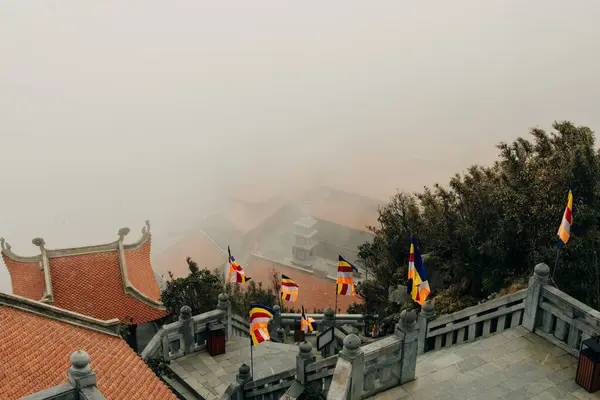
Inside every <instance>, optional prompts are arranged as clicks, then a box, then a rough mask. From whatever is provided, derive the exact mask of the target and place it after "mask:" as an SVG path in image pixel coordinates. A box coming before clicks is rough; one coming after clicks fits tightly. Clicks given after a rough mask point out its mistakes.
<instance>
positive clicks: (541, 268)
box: [533, 263, 550, 276]
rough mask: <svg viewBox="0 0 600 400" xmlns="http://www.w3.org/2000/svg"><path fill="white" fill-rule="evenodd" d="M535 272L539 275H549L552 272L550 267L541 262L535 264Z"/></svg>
mask: <svg viewBox="0 0 600 400" xmlns="http://www.w3.org/2000/svg"><path fill="white" fill-rule="evenodd" d="M533 272H534V273H535V274H536V275H537V276H548V275H549V274H550V267H549V266H548V265H546V264H544V263H540V264H538V265H536V266H535V268H534V269H533Z"/></svg>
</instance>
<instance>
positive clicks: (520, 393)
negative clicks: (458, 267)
mask: <svg viewBox="0 0 600 400" xmlns="http://www.w3.org/2000/svg"><path fill="white" fill-rule="evenodd" d="M576 370H577V360H576V359H575V357H573V356H571V355H569V354H567V353H565V352H564V351H563V350H561V349H560V348H558V347H556V346H553V345H552V344H551V343H549V342H547V341H546V340H545V339H543V338H541V337H540V336H537V335H536V334H534V333H530V332H529V331H527V330H526V329H524V328H522V327H517V328H514V329H511V330H508V331H505V332H503V333H498V334H495V335H492V336H489V337H486V338H483V339H479V340H476V341H474V342H470V343H466V344H463V345H459V346H453V347H450V348H448V349H442V350H438V351H435V352H430V353H426V354H424V355H422V356H420V357H419V358H418V359H417V372H416V375H417V379H416V380H415V381H413V382H409V383H407V384H405V385H402V386H400V387H397V388H394V389H392V390H388V391H387V392H384V393H380V394H378V395H376V396H373V397H371V399H378V400H409V399H415V400H429V399H432V400H464V399H468V400H475V399H481V400H492V399H506V400H509V399H510V400H513V399H514V400H517V399H539V400H552V399H560V400H577V399H578V400H584V399H600V392H597V393H593V394H589V393H588V392H586V391H585V390H584V389H583V388H582V387H580V386H579V385H577V384H576V383H575V372H576Z"/></svg>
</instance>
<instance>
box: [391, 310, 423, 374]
mask: <svg viewBox="0 0 600 400" xmlns="http://www.w3.org/2000/svg"><path fill="white" fill-rule="evenodd" d="M394 334H395V335H396V336H397V337H398V339H400V354H401V361H400V364H399V366H398V367H396V368H399V369H400V371H398V370H396V371H392V372H393V373H394V374H395V375H396V376H398V377H399V378H400V385H403V384H405V383H406V382H410V381H412V380H414V379H415V371H416V368H417V353H418V345H419V325H418V324H417V314H416V313H415V312H414V311H409V310H404V311H402V313H401V314H400V321H398V323H397V324H396V328H395V332H394Z"/></svg>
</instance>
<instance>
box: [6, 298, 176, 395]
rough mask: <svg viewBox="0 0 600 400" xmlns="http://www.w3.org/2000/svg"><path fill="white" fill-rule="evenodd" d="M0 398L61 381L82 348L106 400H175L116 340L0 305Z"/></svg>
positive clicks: (23, 393) (27, 392) (141, 362)
mask: <svg viewBox="0 0 600 400" xmlns="http://www.w3.org/2000/svg"><path fill="white" fill-rule="evenodd" d="M0 337H2V345H1V346H0V360H2V363H1V364H0V398H1V399H3V400H13V399H19V398H21V397H23V396H27V395H29V394H31V393H35V392H38V391H40V390H44V389H48V388H50V387H52V386H55V385H58V384H61V383H65V382H66V381H67V369H68V368H69V366H70V363H69V357H70V355H71V353H73V352H74V351H76V350H85V351H86V352H87V353H88V354H89V355H90V358H91V362H90V366H91V367H92V369H93V370H94V372H95V373H96V376H97V386H98V389H99V390H100V391H101V392H102V394H103V395H104V396H105V397H106V399H108V400H125V399H127V400H129V399H145V400H154V399H156V400H159V399H160V400H162V399H167V400H175V399H176V397H175V395H174V394H173V393H172V392H171V391H170V390H169V389H168V388H167V387H166V386H165V385H164V384H163V383H162V382H161V381H160V379H158V378H157V377H156V375H154V373H153V372H152V371H151V370H150V368H148V367H147V366H146V364H145V363H144V361H142V359H141V358H140V357H138V356H137V354H135V352H134V351H133V350H132V349H131V348H130V347H129V346H128V345H127V343H125V341H123V340H122V339H121V338H118V337H115V336H110V335H107V334H103V333H99V332H94V331H91V330H87V329H84V328H80V327H77V326H73V325H71V324H68V323H65V322H60V321H57V320H53V319H49V318H46V317H43V316H38V315H34V314H31V313H29V312H26V311H21V310H17V309H14V308H11V307H7V306H0Z"/></svg>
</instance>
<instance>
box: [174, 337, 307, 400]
mask: <svg viewBox="0 0 600 400" xmlns="http://www.w3.org/2000/svg"><path fill="white" fill-rule="evenodd" d="M253 351H254V377H255V379H260V378H264V377H265V376H268V375H271V374H274V373H276V372H281V371H282V370H283V369H286V368H291V367H294V366H295V365H296V355H297V354H298V346H296V345H293V344H283V343H275V342H264V343H261V344H259V345H258V346H255V347H254V350H253ZM314 352H315V353H316V351H314ZM244 363H245V364H247V365H248V366H250V339H243V338H233V339H232V340H230V341H228V342H227V344H226V353H225V354H221V355H218V356H215V357H211V356H210V355H209V354H208V353H207V352H206V351H201V352H198V353H194V354H190V355H187V356H184V357H181V358H177V359H175V360H173V361H171V364H170V367H171V369H172V370H173V372H174V373H175V374H177V375H178V377H179V380H180V381H181V380H183V381H184V384H185V385H186V386H189V388H191V389H193V391H194V392H196V393H197V394H199V395H200V396H202V397H204V398H205V399H207V400H213V399H218V398H220V396H221V395H222V394H223V392H224V391H225V389H227V387H228V386H229V384H230V383H232V382H233V381H234V380H235V376H236V374H237V372H238V369H239V368H240V366H241V365H242V364H244Z"/></svg>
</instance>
